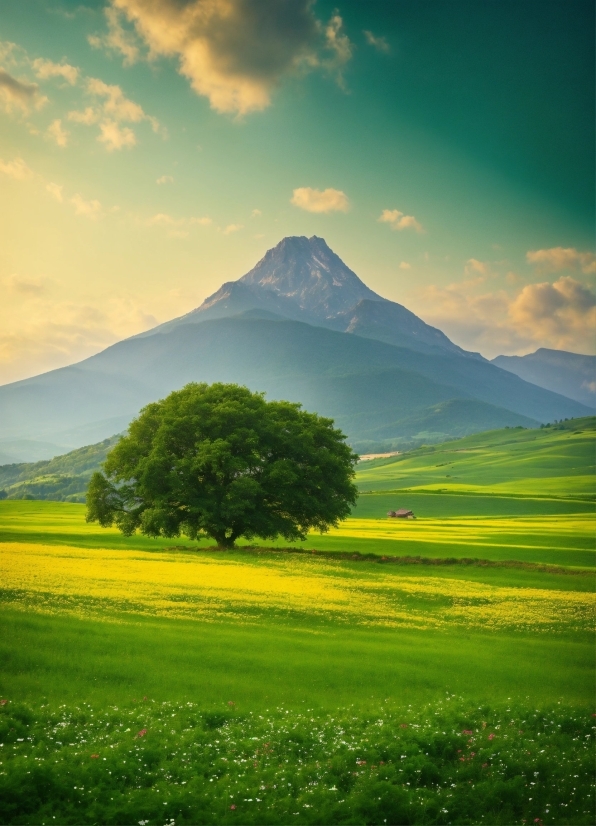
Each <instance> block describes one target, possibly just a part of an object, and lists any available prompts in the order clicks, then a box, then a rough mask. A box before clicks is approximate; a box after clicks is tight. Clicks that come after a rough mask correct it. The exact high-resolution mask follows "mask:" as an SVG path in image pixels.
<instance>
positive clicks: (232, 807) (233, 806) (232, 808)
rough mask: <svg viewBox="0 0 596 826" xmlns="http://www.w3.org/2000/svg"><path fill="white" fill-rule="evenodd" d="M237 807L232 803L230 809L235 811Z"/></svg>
mask: <svg viewBox="0 0 596 826" xmlns="http://www.w3.org/2000/svg"><path fill="white" fill-rule="evenodd" d="M235 808H236V806H235V805H234V804H233V803H232V805H231V806H230V809H231V810H232V811H234V809H235Z"/></svg>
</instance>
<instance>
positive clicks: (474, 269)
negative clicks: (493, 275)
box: [464, 258, 490, 275]
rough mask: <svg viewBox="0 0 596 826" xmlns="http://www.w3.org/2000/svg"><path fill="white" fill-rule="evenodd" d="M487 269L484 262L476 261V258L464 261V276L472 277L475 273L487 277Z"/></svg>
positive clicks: (487, 266)
mask: <svg viewBox="0 0 596 826" xmlns="http://www.w3.org/2000/svg"><path fill="white" fill-rule="evenodd" d="M489 269H490V267H489V265H488V264H487V263H486V261H478V259H477V258H469V259H468V260H467V261H466V266H465V267H464V272H465V274H466V275H473V274H474V273H477V274H478V275H488V273H489Z"/></svg>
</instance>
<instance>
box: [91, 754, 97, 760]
mask: <svg viewBox="0 0 596 826" xmlns="http://www.w3.org/2000/svg"><path fill="white" fill-rule="evenodd" d="M98 757H99V754H92V755H91V759H92V760H97V758H98Z"/></svg>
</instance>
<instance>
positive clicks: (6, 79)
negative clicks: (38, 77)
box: [0, 68, 48, 114]
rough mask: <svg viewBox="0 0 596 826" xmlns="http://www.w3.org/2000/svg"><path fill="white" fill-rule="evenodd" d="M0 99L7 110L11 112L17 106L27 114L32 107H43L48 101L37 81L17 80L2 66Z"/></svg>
mask: <svg viewBox="0 0 596 826" xmlns="http://www.w3.org/2000/svg"><path fill="white" fill-rule="evenodd" d="M0 100H1V101H2V103H3V104H4V108H5V110H6V111H7V112H9V113H10V112H12V111H13V109H15V108H16V109H20V111H21V112H22V113H23V114H27V113H28V112H29V110H30V109H31V107H33V108H34V109H41V108H42V106H44V105H45V104H46V103H47V102H48V99H47V97H44V96H43V95H40V94H39V86H38V85H37V83H28V82H27V81H24V80H17V78H16V77H13V76H12V75H9V74H8V72H7V71H6V70H5V69H2V68H0Z"/></svg>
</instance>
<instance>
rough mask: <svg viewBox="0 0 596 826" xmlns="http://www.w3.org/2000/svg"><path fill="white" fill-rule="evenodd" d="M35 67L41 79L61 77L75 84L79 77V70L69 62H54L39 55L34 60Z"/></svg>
mask: <svg viewBox="0 0 596 826" xmlns="http://www.w3.org/2000/svg"><path fill="white" fill-rule="evenodd" d="M32 65H33V69H34V71H35V74H36V75H37V77H38V78H39V79H40V80H47V79H48V78H50V77H61V78H63V79H64V80H66V82H67V83H70V85H71V86H75V85H76V82H77V80H78V77H79V70H78V69H77V67H76V66H71V65H70V64H69V63H54V62H53V61H52V60H44V59H43V58H42V57H38V58H36V59H35V60H34V61H33V64H32Z"/></svg>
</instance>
